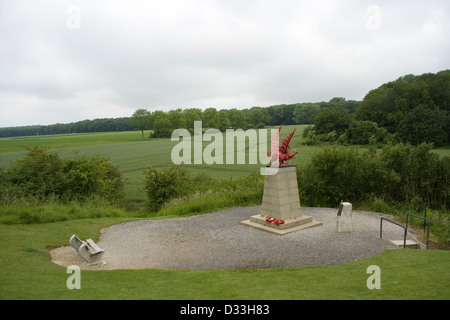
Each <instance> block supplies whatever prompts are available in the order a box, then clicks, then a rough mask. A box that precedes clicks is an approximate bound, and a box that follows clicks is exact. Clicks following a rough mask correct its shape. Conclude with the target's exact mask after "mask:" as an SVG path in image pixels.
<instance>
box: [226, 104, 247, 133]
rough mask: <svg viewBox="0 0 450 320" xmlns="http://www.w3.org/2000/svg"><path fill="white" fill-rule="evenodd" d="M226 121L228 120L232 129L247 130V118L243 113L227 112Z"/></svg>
mask: <svg viewBox="0 0 450 320" xmlns="http://www.w3.org/2000/svg"><path fill="white" fill-rule="evenodd" d="M227 115H228V119H230V126H231V127H232V128H233V129H235V130H236V129H242V130H246V129H247V118H246V116H245V113H244V111H242V110H237V109H231V110H228V111H227Z"/></svg>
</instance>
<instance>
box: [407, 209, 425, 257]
mask: <svg viewBox="0 0 450 320" xmlns="http://www.w3.org/2000/svg"><path fill="white" fill-rule="evenodd" d="M409 216H413V217H415V218H419V219H422V220H425V222H426V223H427V242H426V243H425V246H426V248H427V249H428V241H430V240H429V237H430V220H428V219H427V218H424V217H420V216H416V215H415V214H411V213H407V214H406V232H407V231H408V218H409Z"/></svg>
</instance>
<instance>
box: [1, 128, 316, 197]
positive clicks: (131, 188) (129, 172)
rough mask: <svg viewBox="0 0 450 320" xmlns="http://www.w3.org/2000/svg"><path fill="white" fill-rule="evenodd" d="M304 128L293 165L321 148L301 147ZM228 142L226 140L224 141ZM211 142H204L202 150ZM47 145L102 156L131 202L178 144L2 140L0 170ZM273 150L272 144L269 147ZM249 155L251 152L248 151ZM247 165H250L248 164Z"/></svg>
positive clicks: (217, 171)
mask: <svg viewBox="0 0 450 320" xmlns="http://www.w3.org/2000/svg"><path fill="white" fill-rule="evenodd" d="M304 127H305V126H298V129H297V132H296V134H295V136H294V138H293V140H292V142H291V145H292V147H293V149H294V150H298V151H299V154H298V155H297V156H296V157H295V158H294V160H293V163H294V164H295V163H299V162H301V161H307V160H308V159H309V157H310V155H311V154H312V153H314V152H316V151H317V150H320V147H303V146H300V137H301V133H302V130H303V128H304ZM293 128H294V126H289V127H286V128H283V130H282V134H281V135H282V137H284V136H285V135H288V134H289V133H290V132H291V131H292V130H293ZM224 142H225V139H224ZM210 143H211V142H209V141H204V142H203V147H205V146H207V145H208V144H210ZM37 144H39V145H44V146H47V147H49V148H50V150H53V151H57V152H58V153H59V154H60V156H61V157H63V158H71V157H74V156H76V155H87V156H93V155H101V156H105V157H107V158H108V159H110V160H111V161H112V163H113V164H114V165H115V166H117V167H119V169H120V171H121V172H122V174H123V177H124V179H125V190H126V194H127V197H128V199H130V200H143V199H144V197H145V194H144V191H143V183H144V182H143V174H142V172H143V171H144V170H146V169H147V168H148V167H149V166H151V167H154V168H161V167H166V166H169V165H171V164H172V160H171V151H172V149H173V147H174V146H175V145H177V144H178V142H177V141H171V140H170V139H150V140H144V141H141V134H140V132H133V131H131V132H115V133H95V134H73V135H53V136H39V137H19V138H1V139H0V166H8V165H9V164H10V162H11V161H13V160H15V159H17V158H19V157H23V156H24V155H25V154H26V152H27V151H26V149H25V148H26V147H30V146H33V145H37ZM268 146H270V144H268ZM246 152H248V150H246ZM225 162H226V161H224V164H212V165H208V164H201V165H198V164H191V165H186V168H187V169H188V170H190V171H192V172H207V173H210V174H211V175H213V176H214V177H215V178H219V179H222V178H232V177H240V176H244V175H247V174H248V173H250V172H252V171H258V170H259V168H260V167H261V165H259V164H256V165H255V164H233V165H228V164H226V163H225ZM246 163H248V161H246Z"/></svg>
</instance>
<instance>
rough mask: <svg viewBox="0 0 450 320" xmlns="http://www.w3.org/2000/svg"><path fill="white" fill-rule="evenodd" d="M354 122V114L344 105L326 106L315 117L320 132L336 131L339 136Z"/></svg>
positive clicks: (315, 123) (316, 127)
mask: <svg viewBox="0 0 450 320" xmlns="http://www.w3.org/2000/svg"><path fill="white" fill-rule="evenodd" d="M351 122H352V116H351V115H350V114H349V113H348V110H347V109H344V108H342V107H335V108H326V109H324V110H323V111H322V112H320V113H319V114H318V115H317V116H316V118H315V119H314V125H315V129H316V131H317V133H318V134H328V133H330V132H332V131H335V132H336V134H337V135H338V136H340V135H341V134H343V133H344V132H345V130H346V129H347V128H348V126H349V125H350V123H351Z"/></svg>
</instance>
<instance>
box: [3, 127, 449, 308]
mask: <svg viewBox="0 0 450 320" xmlns="http://www.w3.org/2000/svg"><path fill="white" fill-rule="evenodd" d="M304 127H305V126H299V129H298V131H297V133H296V135H295V136H294V139H293V141H292V142H291V146H292V148H293V149H294V150H298V151H299V154H298V156H296V157H295V158H294V161H293V163H294V164H296V163H301V162H303V161H308V160H309V159H310V157H311V155H312V154H313V153H314V152H317V151H319V150H321V149H322V147H319V146H301V145H300V139H301V131H302V130H303V129H304ZM292 129H293V127H287V128H284V129H283V131H282V133H281V137H285V136H287V134H288V133H289V132H290V131H291V130H292ZM140 138H141V134H140V132H117V133H98V134H73V135H55V136H39V137H21V138H14V139H0V165H1V166H8V165H9V163H10V161H13V160H15V159H17V158H18V157H22V156H23V155H24V154H25V152H26V150H25V149H24V147H26V146H32V145H36V144H41V145H45V146H48V147H49V148H50V149H51V150H55V151H57V152H58V153H59V154H60V155H61V156H62V157H63V158H70V157H74V156H75V155H101V156H106V157H107V158H109V159H110V160H111V161H112V163H113V164H114V165H116V166H118V167H119V168H120V170H121V172H122V174H123V176H124V178H125V179H126V184H125V187H126V193H127V197H128V199H130V200H144V199H145V194H144V191H143V186H144V180H143V171H144V170H146V169H147V168H148V166H152V167H156V168H161V167H165V166H168V165H171V164H172V161H171V157H170V154H171V151H172V148H173V147H174V146H175V145H176V144H177V142H172V141H170V139H150V140H144V141H141V139H140ZM209 143H210V142H204V143H203V144H204V146H206V145H208V144H209ZM435 151H436V152H437V153H439V154H440V155H441V156H446V155H450V150H449V149H438V150H435ZM260 167H261V165H260V164H256V165H248V164H244V165H206V164H202V165H187V166H186V168H188V170H190V171H192V172H207V173H210V174H212V175H213V176H214V177H215V178H221V179H230V178H234V177H242V176H245V175H246V174H248V173H249V172H252V171H257V170H259V168H260ZM56 209H57V207H56V205H55V207H51V206H49V207H48V208H46V207H45V205H39V204H37V205H36V207H35V208H33V210H36V211H37V212H40V211H45V210H56ZM66 209H67V210H66ZM64 210H66V211H67V212H69V213H70V212H71V211H76V210H82V209H79V208H77V207H76V206H75V205H73V206H72V207H70V208H69V207H68V208H64ZM83 210H91V211H92V210H94V211H95V210H96V209H95V208H93V209H92V208H87V209H83ZM98 210H100V208H98ZM101 210H108V208H106V209H105V208H101ZM111 210H112V209H111ZM120 210H122V209H120ZM120 210H119V209H117V215H116V217H110V218H106V217H103V218H99V219H79V220H69V221H60V222H52V223H40V224H33V223H32V224H12V225H4V224H0V243H1V244H0V299H227V300H233V299H255V300H259V299H268V300H272V299H283V300H287V299H394V300H395V299H442V300H447V299H449V298H450V291H449V290H448V288H449V287H450V273H449V270H450V269H449V268H448V266H449V265H450V254H449V252H448V251H443V250H389V251H385V252H383V253H381V254H379V255H377V256H374V257H371V258H368V259H363V260H360V261H355V262H351V263H346V264H341V265H332V266H325V267H306V268H291V269H264V270H233V271H221V270H209V271H183V270H157V269H148V270H116V271H83V272H82V287H81V288H82V289H81V290H69V289H67V287H66V280H67V278H68V276H69V274H67V273H66V269H65V268H63V267H60V266H57V265H56V264H54V263H52V262H51V261H50V256H49V253H48V250H47V248H48V247H56V246H61V245H68V241H69V238H70V236H71V235H72V234H74V233H75V234H77V235H78V236H79V237H81V238H83V239H84V238H93V239H94V240H96V239H98V237H99V235H100V230H101V228H103V227H106V226H109V225H112V224H116V223H120V222H124V221H127V220H130V219H135V218H130V217H128V216H127V215H126V214H125V215H121V211H120ZM24 214H28V213H27V212H24ZM100 216H102V215H100ZM370 265H378V266H379V267H380V269H381V272H382V275H381V290H369V289H368V288H367V286H366V280H367V278H368V277H369V274H367V273H366V270H367V267H368V266H370Z"/></svg>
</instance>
